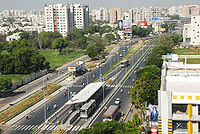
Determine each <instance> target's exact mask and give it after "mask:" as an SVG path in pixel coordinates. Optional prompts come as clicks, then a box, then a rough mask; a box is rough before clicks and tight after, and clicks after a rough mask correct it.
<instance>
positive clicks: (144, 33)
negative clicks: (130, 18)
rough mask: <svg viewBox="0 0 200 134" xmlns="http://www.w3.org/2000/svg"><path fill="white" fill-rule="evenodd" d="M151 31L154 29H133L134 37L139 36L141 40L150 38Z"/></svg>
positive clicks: (134, 27)
mask: <svg viewBox="0 0 200 134" xmlns="http://www.w3.org/2000/svg"><path fill="white" fill-rule="evenodd" d="M151 31H152V27H148V28H141V27H137V26H133V27H132V35H133V36H134V35H137V36H139V37H140V38H142V37H146V36H148V35H149V33H150V32H151Z"/></svg>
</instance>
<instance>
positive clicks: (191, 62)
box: [178, 58, 200, 64]
mask: <svg viewBox="0 0 200 134" xmlns="http://www.w3.org/2000/svg"><path fill="white" fill-rule="evenodd" d="M178 60H180V61H182V62H183V63H185V59H184V58H179V59H178ZM187 64H200V59H197V58H191V59H187Z"/></svg>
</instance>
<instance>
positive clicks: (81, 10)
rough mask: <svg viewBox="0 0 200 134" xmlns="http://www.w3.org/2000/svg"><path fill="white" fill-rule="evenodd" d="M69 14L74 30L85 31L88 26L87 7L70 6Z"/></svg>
mask: <svg viewBox="0 0 200 134" xmlns="http://www.w3.org/2000/svg"><path fill="white" fill-rule="evenodd" d="M70 7H71V10H73V11H71V12H73V18H74V26H75V27H76V28H80V29H85V28H87V27H88V26H89V7H88V6H87V5H81V4H72V5H71V6H70Z"/></svg>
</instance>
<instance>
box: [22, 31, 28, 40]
mask: <svg viewBox="0 0 200 134" xmlns="http://www.w3.org/2000/svg"><path fill="white" fill-rule="evenodd" d="M20 37H21V39H26V40H28V39H29V33H28V32H23V33H20Z"/></svg>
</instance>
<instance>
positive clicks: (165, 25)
mask: <svg viewBox="0 0 200 134" xmlns="http://www.w3.org/2000/svg"><path fill="white" fill-rule="evenodd" d="M161 28H165V32H166V33H167V32H168V30H169V26H168V24H167V23H164V24H162V25H161Z"/></svg>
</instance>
